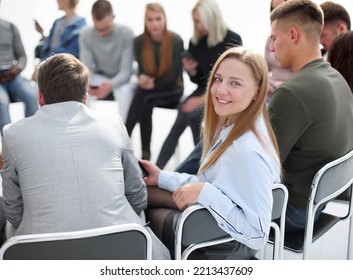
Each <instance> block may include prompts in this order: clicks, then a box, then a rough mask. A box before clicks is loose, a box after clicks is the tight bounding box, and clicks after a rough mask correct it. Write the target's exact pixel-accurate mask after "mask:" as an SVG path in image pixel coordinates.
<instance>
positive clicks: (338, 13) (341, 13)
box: [320, 1, 351, 30]
mask: <svg viewBox="0 0 353 280" xmlns="http://www.w3.org/2000/svg"><path fill="white" fill-rule="evenodd" d="M320 7H321V9H322V11H323V12H324V24H331V23H336V22H337V21H342V22H343V23H344V24H346V26H347V29H348V30H351V18H350V16H349V13H348V12H347V10H346V9H345V8H344V7H343V6H342V5H340V4H337V3H333V2H332V1H326V2H324V3H322V4H321V5H320Z"/></svg>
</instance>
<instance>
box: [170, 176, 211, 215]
mask: <svg viewBox="0 0 353 280" xmlns="http://www.w3.org/2000/svg"><path fill="white" fill-rule="evenodd" d="M204 185H205V183H203V182H198V183H189V184H186V185H184V186H182V187H180V188H178V189H177V190H176V191H175V192H174V193H173V201H174V203H175V204H176V205H177V206H178V208H179V209H180V210H185V209H186V208H187V207H188V206H189V205H191V204H195V203H197V199H198V198H199V194H200V192H201V190H202V188H203V186H204Z"/></svg>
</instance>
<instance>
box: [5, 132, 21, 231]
mask: <svg viewBox="0 0 353 280" xmlns="http://www.w3.org/2000/svg"><path fill="white" fill-rule="evenodd" d="M2 153H3V170H2V171H1V176H2V189H3V190H2V192H3V198H4V210H5V217H6V219H7V220H8V221H9V222H10V223H11V224H12V225H13V226H14V227H16V228H17V227H19V225H20V223H21V221H22V216H23V200H22V194H21V189H20V184H19V180H18V176H17V172H16V168H15V165H14V162H13V160H12V158H11V152H10V151H9V148H8V145H7V138H6V133H5V130H4V135H3V138H2Z"/></svg>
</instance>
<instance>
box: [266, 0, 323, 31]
mask: <svg viewBox="0 0 353 280" xmlns="http://www.w3.org/2000/svg"><path fill="white" fill-rule="evenodd" d="M270 19H271V22H273V21H275V20H277V21H281V23H282V22H283V23H285V22H288V23H295V24H296V25H298V27H300V28H301V29H302V31H303V32H305V34H307V35H308V37H311V36H313V35H316V36H318V37H319V36H320V34H321V31H322V27H323V12H322V10H321V8H320V6H319V5H318V4H316V3H314V2H312V1H311V0H290V1H286V2H284V3H282V4H281V5H279V6H278V7H277V8H276V9H274V10H273V12H272V13H271V16H270Z"/></svg>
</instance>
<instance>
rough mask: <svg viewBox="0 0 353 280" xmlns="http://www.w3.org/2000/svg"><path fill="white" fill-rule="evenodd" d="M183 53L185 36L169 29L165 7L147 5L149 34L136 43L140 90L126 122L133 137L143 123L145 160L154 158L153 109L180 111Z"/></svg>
mask: <svg viewBox="0 0 353 280" xmlns="http://www.w3.org/2000/svg"><path fill="white" fill-rule="evenodd" d="M183 50H184V44H183V40H182V39H181V37H180V36H179V35H178V34H176V33H174V32H171V31H169V30H168V29H167V20H166V15H165V12H164V9H163V7H162V6H161V5H160V4H158V3H150V4H147V5H146V12H145V31H144V33H142V34H141V35H140V36H138V37H137V38H135V42H134V51H135V59H136V61H137V63H138V69H139V70H138V72H139V74H138V75H139V76H138V87H137V90H136V92H135V95H134V98H133V100H132V103H131V106H130V110H129V113H128V116H127V120H126V128H127V132H128V134H129V135H131V133H132V131H133V129H134V127H135V125H136V123H137V122H140V131H141V133H140V135H141V144H142V158H143V159H148V160H149V159H150V156H151V151H150V143H151V134H152V112H153V108H154V107H155V106H162V107H167V108H168V107H172V108H173V107H174V108H176V107H177V105H178V103H179V100H180V98H181V97H182V95H183V90H184V86H183V66H182V63H181V54H182V53H183Z"/></svg>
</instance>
